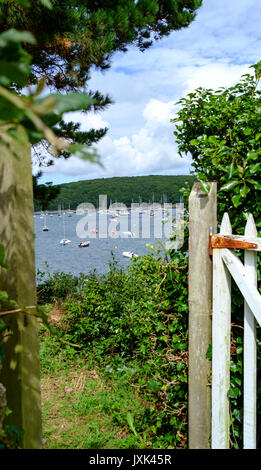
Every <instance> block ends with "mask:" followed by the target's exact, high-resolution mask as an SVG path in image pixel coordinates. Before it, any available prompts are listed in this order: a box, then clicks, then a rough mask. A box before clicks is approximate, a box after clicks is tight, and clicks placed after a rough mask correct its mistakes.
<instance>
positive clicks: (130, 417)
mask: <svg viewBox="0 0 261 470" xmlns="http://www.w3.org/2000/svg"><path fill="white" fill-rule="evenodd" d="M126 419H127V423H128V425H129V427H130V429H131V430H132V432H133V434H135V436H137V435H138V434H137V432H136V429H135V426H134V417H133V415H132V414H131V413H130V412H128V413H127V416H126Z"/></svg>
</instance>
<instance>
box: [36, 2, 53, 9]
mask: <svg viewBox="0 0 261 470" xmlns="http://www.w3.org/2000/svg"><path fill="white" fill-rule="evenodd" d="M39 2H40V3H41V4H42V5H43V6H44V7H46V8H49V10H52V8H53V7H52V4H51V2H50V0H39Z"/></svg>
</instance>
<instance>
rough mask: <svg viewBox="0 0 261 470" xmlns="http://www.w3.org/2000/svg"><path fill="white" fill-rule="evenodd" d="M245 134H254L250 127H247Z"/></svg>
mask: <svg viewBox="0 0 261 470" xmlns="http://www.w3.org/2000/svg"><path fill="white" fill-rule="evenodd" d="M243 132H244V134H245V135H250V134H252V132H253V130H252V129H251V128H250V127H246V128H245V129H244V131H243Z"/></svg>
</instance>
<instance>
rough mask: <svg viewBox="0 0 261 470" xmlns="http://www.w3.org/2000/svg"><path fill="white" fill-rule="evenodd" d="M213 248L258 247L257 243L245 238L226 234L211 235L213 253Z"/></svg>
mask: <svg viewBox="0 0 261 470" xmlns="http://www.w3.org/2000/svg"><path fill="white" fill-rule="evenodd" d="M213 248H232V249H235V248H239V249H243V250H244V249H252V250H255V249H257V248H258V244H257V243H250V242H246V241H244V240H238V239H235V238H231V237H228V236H227V237H226V236H225V235H210V236H209V254H210V255H212V254H213Z"/></svg>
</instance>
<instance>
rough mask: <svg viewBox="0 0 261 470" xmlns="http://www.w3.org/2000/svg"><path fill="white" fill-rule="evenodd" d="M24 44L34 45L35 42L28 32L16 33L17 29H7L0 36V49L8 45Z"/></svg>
mask: <svg viewBox="0 0 261 470" xmlns="http://www.w3.org/2000/svg"><path fill="white" fill-rule="evenodd" d="M20 42H26V43H29V44H35V42H36V40H35V37H34V36H33V34H31V33H29V31H18V30H17V29H8V30H7V31H4V32H3V33H1V34H0V47H1V48H2V47H6V46H7V44H8V43H20Z"/></svg>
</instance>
